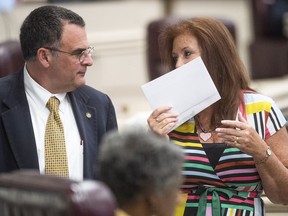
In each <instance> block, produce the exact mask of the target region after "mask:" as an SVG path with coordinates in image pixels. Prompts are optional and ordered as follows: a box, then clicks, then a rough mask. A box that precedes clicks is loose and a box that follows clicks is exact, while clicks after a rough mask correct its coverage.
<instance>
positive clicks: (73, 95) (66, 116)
mask: <svg viewBox="0 0 288 216" xmlns="http://www.w3.org/2000/svg"><path fill="white" fill-rule="evenodd" d="M20 43H21V48H22V52H23V56H24V59H25V62H26V63H25V66H24V68H23V70H21V71H20V72H19V73H17V74H16V75H12V76H7V77H4V78H2V79H0V173H1V172H9V171H12V170H17V169H38V170H39V171H40V173H43V174H45V163H46V161H45V145H46V144H45V138H44V137H45V128H46V122H47V119H48V116H49V113H50V111H49V109H48V108H47V106H46V104H47V101H48V100H49V98H50V97H56V98H57V99H58V100H59V101H60V105H59V115H60V117H61V121H62V125H63V128H64V136H65V144H66V155H67V161H68V168H69V176H68V177H69V178H71V179H76V180H82V179H94V178H96V176H95V175H94V173H95V170H94V165H95V161H97V155H98V148H99V143H100V141H101V139H102V136H103V135H104V134H105V133H106V132H108V131H109V130H112V129H115V128H117V121H116V115H115V110H114V106H113V104H112V102H111V100H110V98H109V97H108V96H107V95H106V94H104V93H102V92H100V91H97V90H95V89H93V88H91V87H89V86H87V85H85V73H86V70H87V67H89V66H91V65H92V64H93V60H92V58H91V52H92V51H93V47H89V45H88V41H87V36H86V31H85V22H84V20H83V19H82V18H81V17H80V16H79V15H78V14H76V13H74V12H72V11H71V10H68V9H65V8H63V7H59V6H52V5H48V6H42V7H39V8H37V9H35V10H33V11H32V12H31V13H30V14H29V15H28V16H27V18H26V19H25V20H24V22H23V24H22V26H21V30H20Z"/></svg>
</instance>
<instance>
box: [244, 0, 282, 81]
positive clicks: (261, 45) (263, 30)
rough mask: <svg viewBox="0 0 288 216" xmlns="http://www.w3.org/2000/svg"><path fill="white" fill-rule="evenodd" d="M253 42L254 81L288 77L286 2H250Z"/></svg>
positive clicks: (257, 0) (251, 51) (251, 49)
mask: <svg viewBox="0 0 288 216" xmlns="http://www.w3.org/2000/svg"><path fill="white" fill-rule="evenodd" d="M250 4H251V14H252V20H253V29H254V40H253V41H252V43H251V44H250V46H249V53H250V63H251V65H250V66H251V78H252V79H263V78H276V77H281V76H284V75H287V74H288V61H287V59H288V38H287V35H285V33H284V31H283V30H284V23H283V20H284V13H285V12H288V1H287V0H273V1H267V0H251V1H250Z"/></svg>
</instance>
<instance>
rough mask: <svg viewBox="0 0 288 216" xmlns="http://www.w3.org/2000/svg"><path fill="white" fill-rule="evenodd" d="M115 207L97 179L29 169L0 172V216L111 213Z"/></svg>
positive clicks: (99, 215)
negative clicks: (64, 176)
mask: <svg viewBox="0 0 288 216" xmlns="http://www.w3.org/2000/svg"><path fill="white" fill-rule="evenodd" d="M115 210H116V201H115V198H114V196H113V195H112V193H111V192H110V190H109V189H108V187H106V185H104V184H103V183H101V182H98V181H92V180H85V181H82V182H76V181H72V180H69V179H66V178H61V177H55V176H47V175H41V174H39V173H38V172H36V171H30V170H24V171H15V172H11V173H5V174H1V175H0V215H1V216H44V215H45V216H114V215H115V214H114V212H115Z"/></svg>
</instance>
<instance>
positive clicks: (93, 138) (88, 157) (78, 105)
mask: <svg viewBox="0 0 288 216" xmlns="http://www.w3.org/2000/svg"><path fill="white" fill-rule="evenodd" d="M68 95H69V97H70V100H71V104H72V108H73V112H74V116H75V120H76V122H77V126H78V130H79V133H80V137H81V139H82V141H83V145H84V146H83V148H84V178H94V175H95V173H94V172H93V171H94V165H95V163H96V158H97V151H98V149H97V146H98V145H97V142H98V134H97V116H96V109H95V108H94V107H90V106H88V105H87V103H88V100H89V98H87V96H86V95H81V96H79V95H78V94H74V93H69V94H68ZM76 97H77V100H76Z"/></svg>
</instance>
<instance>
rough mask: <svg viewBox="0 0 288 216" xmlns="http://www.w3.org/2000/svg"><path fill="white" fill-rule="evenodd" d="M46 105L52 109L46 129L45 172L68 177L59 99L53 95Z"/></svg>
mask: <svg viewBox="0 0 288 216" xmlns="http://www.w3.org/2000/svg"><path fill="white" fill-rule="evenodd" d="M46 106H47V107H48V109H49V110H50V115H49V117H48V121H47V125H46V131H45V173H46V174H48V175H57V176H63V177H68V176H69V171H68V162H67V156H66V147H65V138H64V130H63V126H62V122H61V119H60V116H59V100H58V99H57V98H56V97H51V98H50V99H49V101H48V102H47V105H46Z"/></svg>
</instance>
